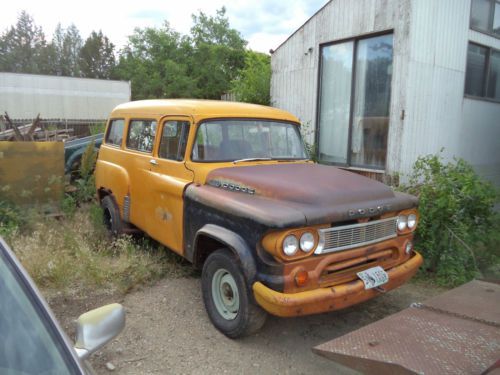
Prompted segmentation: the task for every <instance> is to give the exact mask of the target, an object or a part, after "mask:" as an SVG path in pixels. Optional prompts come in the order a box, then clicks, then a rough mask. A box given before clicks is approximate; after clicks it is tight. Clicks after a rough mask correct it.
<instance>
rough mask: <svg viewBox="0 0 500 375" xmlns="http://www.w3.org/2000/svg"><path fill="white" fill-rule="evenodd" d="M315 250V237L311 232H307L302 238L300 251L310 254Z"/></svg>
mask: <svg viewBox="0 0 500 375" xmlns="http://www.w3.org/2000/svg"><path fill="white" fill-rule="evenodd" d="M313 248H314V236H313V234H312V233H311V232H305V233H304V234H302V236H300V250H302V251H303V252H305V253H308V252H309V251H311V250H312V249H313Z"/></svg>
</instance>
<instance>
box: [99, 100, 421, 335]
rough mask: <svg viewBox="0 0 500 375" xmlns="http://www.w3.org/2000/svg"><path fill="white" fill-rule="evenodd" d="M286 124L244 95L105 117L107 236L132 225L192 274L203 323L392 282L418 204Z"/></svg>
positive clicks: (357, 297) (306, 310)
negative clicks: (340, 163) (239, 99)
mask: <svg viewBox="0 0 500 375" xmlns="http://www.w3.org/2000/svg"><path fill="white" fill-rule="evenodd" d="M299 126H300V124H299V120H298V119H297V118H296V117H294V116H293V115H291V114H290V113H287V112H285V111H281V110H279V109H275V108H270V107H264V106H257V105H251V104H243V103H234V102H233V103H230V102H220V101H200V100H151V101H137V102H131V103H126V104H122V105H119V106H118V107H116V108H115V109H114V110H113V112H112V113H111V116H110V119H109V121H108V124H107V130H106V133H105V134H106V136H105V140H104V143H103V145H102V146H101V149H100V152H99V157H98V161H97V166H96V172H95V173H96V188H97V192H98V196H99V200H100V202H101V205H102V207H103V211H104V219H105V222H106V224H107V226H108V227H109V229H110V230H111V231H113V232H114V233H121V232H123V231H127V230H129V229H134V228H139V229H140V230H142V231H144V232H146V233H147V234H148V235H149V236H151V237H153V238H154V239H156V240H157V241H159V242H160V243H162V244H164V245H165V246H167V247H168V248H170V249H171V250H172V251H174V252H176V253H178V254H180V255H182V256H183V257H185V258H186V259H188V260H189V261H191V262H192V263H193V264H194V265H195V266H196V267H199V268H202V281H201V284H202V290H203V299H204V303H205V307H206V309H207V312H208V315H209V317H210V319H211V321H212V323H213V324H214V325H215V326H216V327H217V328H218V329H219V330H220V331H221V332H223V333H224V334H226V335H227V336H229V337H232V338H235V337H239V336H242V335H245V334H249V333H252V332H254V331H255V330H257V329H259V328H260V327H261V326H262V324H263V323H264V320H265V317H266V312H268V313H271V314H273V315H277V316H282V317H289V316H300V315H307V314H315V313H321V312H326V311H333V310H338V309H342V308H345V307H347V306H350V305H353V304H356V303H359V302H362V301H365V300H367V299H369V298H372V297H375V296H377V295H379V294H380V293H382V292H385V291H388V290H390V289H393V288H395V287H397V286H400V285H401V284H403V283H404V282H406V281H407V280H408V279H409V278H411V277H412V276H413V275H414V274H415V272H416V271H417V269H418V267H419V266H420V264H421V263H422V257H421V256H420V255H419V254H418V253H417V252H415V251H414V250H413V242H412V240H413V232H414V231H415V228H416V226H417V220H418V213H417V210H416V206H417V199H416V198H415V197H413V196H409V195H406V194H402V193H397V192H393V191H392V190H391V189H390V188H389V187H388V186H385V185H384V184H382V183H379V182H377V181H374V180H371V179H368V178H365V177H362V176H360V175H358V174H354V173H351V172H348V171H345V170H342V169H339V168H336V167H331V166H324V165H318V164H315V163H313V162H311V161H310V160H309V159H308V155H307V154H306V151H305V149H304V144H303V142H302V139H301V136H300V132H299Z"/></svg>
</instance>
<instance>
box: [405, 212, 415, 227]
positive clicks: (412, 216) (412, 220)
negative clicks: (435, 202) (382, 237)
mask: <svg viewBox="0 0 500 375" xmlns="http://www.w3.org/2000/svg"><path fill="white" fill-rule="evenodd" d="M407 225H408V228H410V229H413V228H415V225H417V215H415V214H409V215H408V224H407Z"/></svg>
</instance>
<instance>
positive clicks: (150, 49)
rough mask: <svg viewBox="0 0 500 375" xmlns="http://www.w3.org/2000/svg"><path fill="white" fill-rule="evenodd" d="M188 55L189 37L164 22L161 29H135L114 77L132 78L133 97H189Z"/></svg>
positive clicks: (191, 84) (192, 86)
mask: <svg viewBox="0 0 500 375" xmlns="http://www.w3.org/2000/svg"><path fill="white" fill-rule="evenodd" d="M191 54H192V48H191V45H190V43H189V40H188V39H187V38H186V37H184V36H181V35H180V34H179V33H178V32H176V31H174V30H173V29H172V28H171V27H170V25H169V24H168V22H165V23H164V25H163V26H162V27H161V28H152V27H148V28H145V29H136V30H135V31H134V34H133V35H132V36H130V37H129V42H128V44H127V46H126V47H125V49H124V50H123V51H122V52H121V54H120V60H119V63H118V65H117V68H116V69H115V73H114V76H115V77H118V78H120V79H126V80H130V81H132V88H133V92H132V97H133V98H134V99H147V98H179V97H189V96H192V95H193V92H194V91H195V90H196V85H195V82H194V81H193V79H192V78H191V77H189V75H188V65H189V61H190V56H191Z"/></svg>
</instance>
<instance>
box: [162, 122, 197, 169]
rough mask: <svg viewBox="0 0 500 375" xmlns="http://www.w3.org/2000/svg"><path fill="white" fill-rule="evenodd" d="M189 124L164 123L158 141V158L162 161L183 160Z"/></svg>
mask: <svg viewBox="0 0 500 375" xmlns="http://www.w3.org/2000/svg"><path fill="white" fill-rule="evenodd" d="M188 126H189V123H188V122H186V121H175V120H174V121H166V122H165V124H164V125H163V132H162V135H161V140H160V149H159V150H158V156H159V157H160V158H163V159H170V160H178V161H180V160H183V159H184V153H185V151H186V140H187V134H188Z"/></svg>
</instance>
